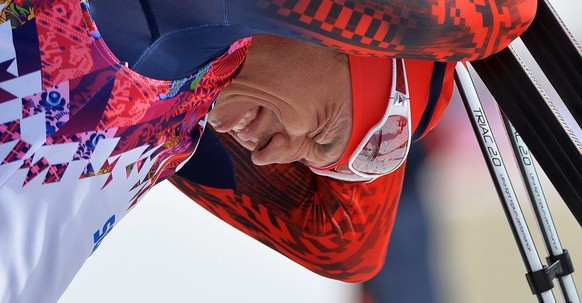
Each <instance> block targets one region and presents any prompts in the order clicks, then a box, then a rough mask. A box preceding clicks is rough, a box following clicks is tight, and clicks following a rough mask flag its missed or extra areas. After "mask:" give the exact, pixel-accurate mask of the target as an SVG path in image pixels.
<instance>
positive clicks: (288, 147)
mask: <svg viewBox="0 0 582 303" xmlns="http://www.w3.org/2000/svg"><path fill="white" fill-rule="evenodd" d="M308 145H309V141H308V140H307V139H306V138H305V137H299V136H289V135H286V134H283V133H275V134H273V136H272V138H271V141H270V142H269V143H268V144H267V145H266V146H265V147H263V148H262V149H260V147H257V148H256V149H255V151H254V152H253V154H252V159H253V162H254V163H255V164H256V165H268V164H275V163H291V162H295V161H299V160H301V159H303V158H305V157H306V155H307V152H308Z"/></svg>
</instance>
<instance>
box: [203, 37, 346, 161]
mask: <svg viewBox="0 0 582 303" xmlns="http://www.w3.org/2000/svg"><path fill="white" fill-rule="evenodd" d="M281 58H285V60H281ZM306 58H308V59H306ZM351 106H352V103H351V89H350V72H349V67H348V65H347V62H346V58H345V56H344V55H341V54H338V53H336V52H335V51H333V50H330V49H326V48H322V47H319V46H315V45H312V44H307V43H305V42H298V41H295V40H291V39H287V38H282V37H277V36H272V35H269V36H258V37H255V38H254V40H253V44H252V45H251V49H250V51H249V53H248V55H247V59H246V61H245V65H244V68H243V69H242V71H241V73H240V75H238V77H237V78H236V79H235V80H234V81H233V83H232V84H230V85H229V86H228V87H227V88H226V89H225V90H224V91H223V92H222V94H221V95H220V97H219V98H218V100H217V101H216V106H215V107H214V109H213V110H212V111H211V112H210V114H209V123H210V125H212V126H213V127H214V129H215V130H217V131H218V132H222V133H225V132H227V133H229V134H230V135H232V136H233V137H234V138H235V139H236V140H237V141H238V142H239V143H240V144H241V145H243V146H244V147H246V148H247V149H249V150H252V151H253V152H252V159H253V162H254V163H255V164H257V165H266V164H272V163H290V162H295V161H301V162H303V163H306V164H309V165H313V166H320V167H322V166H326V165H329V164H332V163H334V162H335V161H337V160H338V159H339V158H340V157H341V155H342V154H343V152H344V150H345V149H346V146H347V143H348V140H349V136H350V131H349V130H350V129H351V127H352V107H351Z"/></svg>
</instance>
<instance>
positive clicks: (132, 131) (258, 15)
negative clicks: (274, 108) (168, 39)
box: [0, 0, 535, 302]
mask: <svg viewBox="0 0 582 303" xmlns="http://www.w3.org/2000/svg"><path fill="white" fill-rule="evenodd" d="M111 1H113V0H111ZM498 2H499V1H494V0H485V1H472V0H466V1H427V2H426V7H420V6H415V5H410V3H411V2H410V1H408V2H407V1H373V0H361V1H344V0H260V1H222V0H221V1H212V4H213V5H215V6H216V7H218V8H219V9H217V10H216V11H215V12H216V13H217V16H213V17H215V18H218V19H216V20H221V22H224V24H220V26H222V27H224V29H225V32H229V28H228V27H232V29H233V32H235V33H236V35H237V37H238V38H240V36H244V35H246V34H247V33H249V35H252V34H257V33H273V34H278V35H283V36H287V37H290V38H295V39H302V40H306V41H310V42H314V43H317V44H320V45H323V46H327V47H332V48H335V49H338V50H342V51H345V52H348V53H351V54H360V55H370V56H382V57H390V56H403V57H407V58H422V59H432V60H444V61H447V60H453V61H454V60H462V59H474V58H480V57H483V56H486V55H489V54H491V53H493V52H496V51H498V50H500V49H502V48H503V47H505V46H506V45H507V44H508V43H509V41H510V40H512V39H513V38H515V37H516V36H517V35H518V34H519V33H521V32H522V31H523V30H524V29H525V27H527V25H528V24H529V22H530V21H531V18H532V16H533V11H532V9H533V10H535V5H533V4H535V3H534V2H535V0H512V1H504V2H503V3H502V4H499V5H498ZM102 3H103V2H102ZM196 3H197V4H198V5H206V4H207V3H209V2H204V4H201V2H196ZM227 4H228V5H227ZM208 5H210V4H208ZM227 6H228V10H227V9H226V8H227ZM88 8H89V7H88V4H87V3H86V2H82V1H81V2H80V1H79V0H0V241H1V242H2V245H0V301H2V302H4V301H7V302H54V301H56V300H57V299H58V297H59V296H60V294H61V293H62V292H63V291H64V289H65V288H66V286H67V285H68V283H69V282H70V281H71V279H72V278H73V276H74V275H75V273H76V272H77V271H78V269H79V268H80V267H81V265H82V264H83V262H84V261H85V259H86V258H87V257H88V256H89V255H90V254H91V253H92V252H93V251H95V249H97V247H98V246H99V245H100V243H101V242H102V241H103V239H104V238H105V236H106V235H107V234H108V233H109V231H110V230H111V228H113V227H114V226H115V224H116V223H117V222H119V220H120V219H121V218H123V216H125V214H126V213H127V212H128V210H130V209H131V208H132V207H133V206H134V205H135V204H136V203H137V202H138V201H139V199H140V198H141V197H143V195H144V194H146V193H147V191H148V190H149V189H150V188H151V187H152V186H154V185H155V184H157V183H159V182H160V181H161V180H164V179H166V178H168V177H169V176H171V175H173V174H174V172H176V171H177V170H178V169H179V168H180V167H181V165H183V163H184V162H185V161H186V160H187V159H189V158H190V157H191V156H192V153H193V152H194V150H195V149H196V145H197V143H198V141H199V139H200V136H201V133H202V131H203V129H204V126H205V116H206V114H207V113H208V111H209V110H210V109H211V107H212V103H213V101H214V99H215V98H216V96H217V95H218V93H219V92H220V91H221V90H222V89H223V88H224V87H225V86H226V85H228V84H229V83H230V81H231V80H232V78H233V77H234V76H235V74H236V72H237V71H238V69H239V68H240V66H241V65H242V62H243V61H244V58H245V55H246V52H247V50H248V48H249V44H250V42H251V39H249V38H244V39H241V40H238V41H236V42H235V41H228V44H227V45H231V43H232V42H234V43H232V45H231V46H230V48H229V49H228V50H227V51H225V52H224V53H221V55H218V56H217V57H216V58H214V57H213V58H214V59H212V60H210V61H211V62H210V63H208V64H206V65H204V66H203V67H202V68H199V69H198V70H197V71H196V72H194V73H192V74H191V75H188V76H187V77H184V78H183V79H179V80H176V81H159V80H155V79H151V78H147V77H144V76H142V75H139V74H137V73H135V72H134V71H132V70H131V69H129V68H128V67H127V66H126V65H125V64H123V63H122V62H119V60H118V59H117V58H116V57H115V55H114V54H113V53H112V52H111V51H110V50H109V48H108V47H107V45H105V43H104V41H103V40H102V39H101V37H100V33H99V31H98V27H97V26H96V25H95V24H94V23H93V21H92V20H91V18H90V15H89V13H88V12H89V9H88ZM188 14H193V16H192V18H195V16H194V14H196V10H193V9H191V10H188ZM427 16H429V18H425V17H427ZM430 16H432V17H430ZM204 17H207V16H204ZM184 20H186V21H188V20H189V19H188V18H183V20H181V21H184ZM201 20H202V21H200V20H198V21H200V22H203V20H205V18H201ZM198 25H201V27H202V28H204V24H198ZM213 25H214V24H213ZM434 27H438V30H434ZM238 30H240V31H241V32H238ZM238 35H240V36H238ZM225 36H226V34H225ZM238 38H237V39H238ZM210 40H212V39H210ZM203 41H204V40H203ZM218 45H220V46H222V44H221V43H218ZM204 47H205V45H204V44H202V45H201V49H204ZM220 49H221V50H222V49H223V48H220ZM152 54H154V55H155V56H154V55H152V57H151V58H150V59H151V60H154V61H156V62H163V60H164V59H165V58H163V55H162V56H159V55H160V54H161V53H152ZM213 54H214V53H213ZM213 56H214V55H213ZM204 62H206V61H204ZM185 64H187V65H188V66H199V65H200V64H199V62H195V63H192V65H190V62H186V63H185ZM419 64H420V63H419ZM412 65H414V64H412ZM421 65H422V64H421ZM410 66H411V65H408V64H407V69H408V70H410ZM441 66H443V69H446V72H443V73H441V74H442V75H441V77H440V78H438V79H437V80H436V81H435V79H436V78H432V79H431V74H432V65H431V67H430V68H420V69H418V74H416V76H415V77H420V78H422V80H419V81H409V83H411V84H412V85H416V88H413V87H411V94H413V93H414V92H416V94H417V95H416V97H415V96H412V95H411V99H413V100H420V102H421V104H420V105H418V106H427V104H432V105H431V109H430V110H425V111H422V110H421V111H420V113H423V112H424V113H425V114H426V115H423V117H422V119H420V118H419V119H416V120H414V121H413V123H415V125H413V127H414V128H416V127H419V126H418V125H422V127H419V128H422V129H423V130H430V129H431V128H432V127H434V125H435V124H436V122H437V121H438V120H439V119H440V117H441V115H442V113H443V111H444V108H445V107H446V104H447V102H448V100H449V99H450V96H451V93H452V80H451V79H450V75H451V74H452V69H451V68H450V67H451V66H453V65H450V64H449V65H447V64H442V65H441ZM411 74H415V73H411ZM427 75H428V78H426V77H425V76H427ZM447 75H448V76H447ZM441 87H442V89H441ZM433 89H434V90H433ZM433 92H436V93H433ZM435 98H436V99H435ZM429 99H430V100H433V99H435V100H433V101H434V102H432V101H431V102H429ZM443 100H444V101H443ZM422 102H424V103H422ZM427 113H428V114H427ZM424 133H426V131H422V132H421V134H420V135H418V136H419V137H420V136H421V135H422V134H424ZM224 143H225V144H226V145H227V147H228V149H229V151H230V153H231V155H232V159H233V161H234V164H235V168H234V169H235V179H236V182H237V187H236V189H219V188H211V187H207V186H202V185H199V184H195V183H193V182H190V181H188V180H186V179H184V178H180V177H177V176H176V177H172V182H173V183H174V184H175V185H176V186H178V187H179V188H180V189H181V190H182V191H184V192H185V193H186V194H188V195H189V196H190V197H192V198H193V199H194V201H196V202H198V203H200V204H201V205H202V206H204V207H205V208H207V209H208V210H209V211H211V212H212V213H214V214H215V215H217V216H218V217H220V218H222V219H223V220H225V221H226V222H228V223H229V224H232V225H233V226H235V227H237V228H238V229H240V230H242V231H243V232H245V233H247V234H249V235H251V236H252V237H254V238H256V239H258V240H259V241H261V242H262V243H265V244H266V245H268V246H269V247H272V248H274V249H276V250H277V251H279V252H281V253H283V254H284V255H286V256H287V257H289V258H291V259H293V260H294V261H296V262H297V263H299V264H301V265H303V266H305V267H307V268H309V269H311V270H313V271H315V272H317V273H319V274H322V275H325V276H328V277H332V278H335V279H340V280H344V281H363V280H365V279H368V278H369V277H371V276H372V275H374V273H375V272H377V271H378V270H379V268H380V267H381V266H382V263H383V261H384V256H385V253H386V246H387V243H388V239H389V235H390V232H391V229H392V224H393V222H394V216H395V213H396V208H397V203H398V198H399V194H400V188H401V185H402V184H401V182H402V181H401V180H402V178H401V177H402V176H401V175H400V174H401V173H402V172H399V173H396V174H392V175H389V176H386V177H383V178H380V179H378V180H376V181H374V182H372V183H369V184H350V183H342V182H339V181H333V180H329V179H326V178H323V177H319V176H314V175H313V174H312V173H311V172H310V171H309V170H308V169H307V168H306V167H304V166H302V165H300V164H286V165H273V166H266V167H256V166H253V165H252V164H251V161H250V157H249V155H248V152H246V151H245V150H243V149H242V148H241V147H240V146H238V145H235V144H234V143H233V141H232V140H230V139H225V140H224ZM266 180H267V182H266Z"/></svg>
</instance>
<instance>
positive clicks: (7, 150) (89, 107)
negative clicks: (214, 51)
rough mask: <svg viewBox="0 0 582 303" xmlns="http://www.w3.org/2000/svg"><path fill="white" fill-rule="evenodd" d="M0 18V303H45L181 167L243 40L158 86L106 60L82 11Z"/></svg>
mask: <svg viewBox="0 0 582 303" xmlns="http://www.w3.org/2000/svg"><path fill="white" fill-rule="evenodd" d="M0 9H1V12H2V13H1V14H0V16H2V20H3V22H2V23H1V24H0V218H1V219H0V222H1V224H0V239H2V243H3V245H2V246H3V248H0V301H2V302H4V301H9V302H44V301H54V300H56V299H57V298H58V296H59V295H60V293H62V291H63V290H64V287H66V286H67V285H68V283H69V282H70V280H71V279H72V277H73V276H74V274H75V273H76V272H77V270H78V269H79V268H80V265H81V264H82V263H83V262H84V260H85V259H86V258H87V257H88V256H89V255H90V254H91V253H92V252H93V251H94V249H95V248H96V247H97V246H98V245H99V243H100V242H101V240H102V239H103V237H104V235H105V234H106V233H107V232H108V231H109V230H110V229H111V228H112V227H113V225H114V224H115V223H116V222H118V221H119V220H120V219H121V218H122V217H123V216H124V215H125V214H126V213H127V212H128V211H129V210H130V209H131V208H132V207H133V206H134V205H135V204H136V203H137V202H138V201H139V200H140V198H141V197H143V195H144V194H145V193H147V191H148V190H149V189H150V188H151V187H152V186H154V185H155V184H157V183H159V182H160V181H162V180H164V179H166V178H167V177H168V176H170V175H172V174H173V173H174V172H175V171H176V169H177V168H178V167H179V166H180V165H181V163H183V162H184V161H186V160H187V159H188V158H190V156H191V155H192V153H193V152H194V150H195V148H196V145H197V143H198V140H199V138H200V135H201V134H202V131H203V129H204V127H205V123H206V120H205V117H206V114H207V113H208V111H209V110H210V108H211V106H212V103H213V101H214V100H215V98H216V97H217V96H218V93H219V92H220V91H221V90H222V89H223V88H224V87H225V86H226V85H227V84H228V83H230V81H232V78H233V76H234V75H235V74H236V72H237V70H238V69H239V67H240V65H241V64H242V62H243V61H244V58H245V55H246V52H247V49H248V47H249V45H250V42H251V39H250V38H248V39H243V40H240V41H237V42H235V43H234V44H233V45H232V46H231V47H230V49H229V50H227V51H226V52H225V53H224V54H223V55H222V56H220V57H219V58H217V59H215V60H214V61H212V62H210V63H209V64H207V65H206V66H204V67H203V68H201V69H200V70H198V71H197V72H195V73H194V74H192V75H191V76H189V77H187V78H185V79H181V80H178V81H158V80H155V79H150V78H146V77H143V76H141V75H139V74H136V73H135V72H133V71H131V70H130V69H128V68H127V67H126V66H125V65H124V64H123V63H121V62H119V61H118V60H117V59H116V58H115V56H114V55H113V54H112V53H111V52H110V51H109V49H108V48H107V46H106V45H105V44H104V42H103V40H102V39H100V38H99V34H98V32H97V31H96V26H95V25H94V24H93V23H92V22H91V18H90V16H89V14H88V4H87V3H85V2H79V1H78V0H62V1H50V5H47V4H45V3H44V2H43V1H29V0H27V1H8V2H0ZM104 224H105V225H104ZM15 230H22V232H23V233H24V234H25V235H26V237H22V235H19V234H18V233H15V232H14V231H15ZM17 237H20V238H17ZM23 239H28V240H26V242H27V243H22V241H23ZM8 244H11V245H8ZM6 245H8V247H10V246H11V247H10V248H7V246H6ZM63 260H67V262H63ZM33 272H34V274H32V273H33ZM3 277H10V278H9V279H6V280H4V279H3ZM30 290H34V291H30ZM40 290H42V291H40Z"/></svg>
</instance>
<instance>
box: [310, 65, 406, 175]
mask: <svg viewBox="0 0 582 303" xmlns="http://www.w3.org/2000/svg"><path fill="white" fill-rule="evenodd" d="M398 65H400V66H401V67H402V73H403V75H402V79H403V80H404V85H405V86H404V87H405V90H406V92H400V91H398V90H397V87H398V85H397V84H398V83H397V79H398V68H397V67H398ZM390 116H402V117H405V118H406V120H407V123H406V127H407V129H408V141H407V142H408V143H407V144H406V151H405V153H404V157H403V158H402V161H401V162H400V163H399V164H398V165H397V166H396V167H395V168H393V169H392V170H390V171H388V172H384V173H380V174H371V173H365V172H361V171H358V170H357V169H355V168H354V167H353V163H354V161H355V160H356V158H357V157H358V156H359V155H360V153H361V152H362V150H363V149H364V147H365V146H366V145H367V144H368V141H369V140H370V138H372V136H373V135H374V134H375V133H376V132H377V131H379V130H380V129H381V128H382V127H383V126H384V124H386V122H387V121H388V118H389V117H390ZM411 124H412V119H411V115H410V90H409V88H408V77H407V76H406V68H405V65H404V60H402V59H395V58H394V59H392V87H391V90H390V99H389V101H388V105H387V107H386V112H385V113H384V116H383V117H382V119H381V120H380V121H379V122H378V123H376V124H375V125H374V126H373V127H372V128H371V129H370V130H369V131H368V132H367V133H366V136H364V139H362V141H361V142H360V144H359V145H358V146H357V147H356V149H355V150H354V153H353V154H352V155H351V156H350V159H349V161H348V163H347V164H348V165H347V168H348V169H349V171H350V173H344V172H338V171H335V170H325V169H318V168H315V167H310V169H311V171H313V172H314V173H315V174H318V175H321V176H326V177H330V178H334V179H337V180H342V181H350V182H372V181H374V180H375V179H377V178H379V177H381V176H384V175H387V174H390V173H392V172H394V171H396V170H397V169H398V168H400V167H401V166H402V164H404V162H406V157H407V156H408V152H409V150H410V145H411V143H412V142H411V141H412V125H411Z"/></svg>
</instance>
